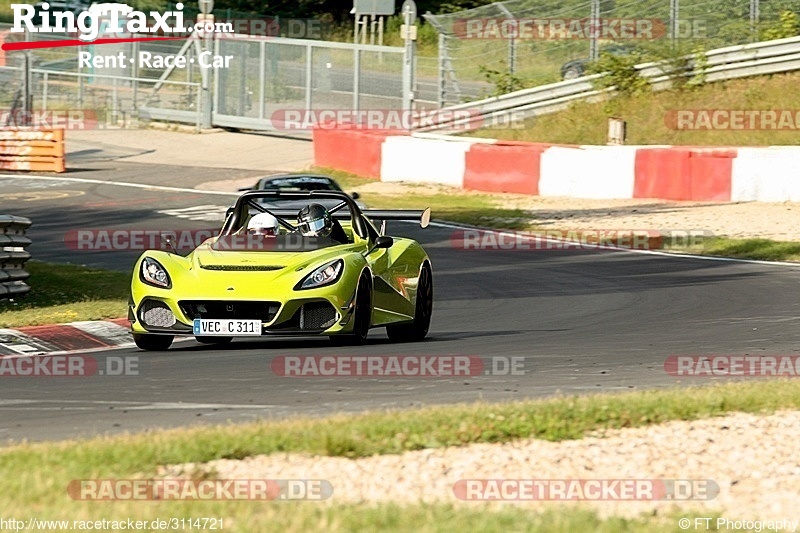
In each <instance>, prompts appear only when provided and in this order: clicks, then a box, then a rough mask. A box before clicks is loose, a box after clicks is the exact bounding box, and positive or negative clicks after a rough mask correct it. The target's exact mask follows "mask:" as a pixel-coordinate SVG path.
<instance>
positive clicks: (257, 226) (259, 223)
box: [247, 213, 278, 237]
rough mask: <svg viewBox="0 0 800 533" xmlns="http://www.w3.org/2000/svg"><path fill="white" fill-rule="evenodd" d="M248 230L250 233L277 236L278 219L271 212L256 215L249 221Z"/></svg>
mask: <svg viewBox="0 0 800 533" xmlns="http://www.w3.org/2000/svg"><path fill="white" fill-rule="evenodd" d="M247 232H248V233H249V234H250V235H260V236H262V237H275V236H277V235H278V219H277V218H275V217H274V216H272V215H271V214H269V213H259V214H257V215H254V216H253V218H251V219H250V222H248V223H247Z"/></svg>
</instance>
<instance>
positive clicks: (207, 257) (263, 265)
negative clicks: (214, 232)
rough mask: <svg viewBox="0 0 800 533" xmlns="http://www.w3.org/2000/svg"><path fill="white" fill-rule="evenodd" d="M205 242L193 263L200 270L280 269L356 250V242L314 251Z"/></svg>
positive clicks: (318, 262) (312, 264)
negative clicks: (220, 245) (232, 246)
mask: <svg viewBox="0 0 800 533" xmlns="http://www.w3.org/2000/svg"><path fill="white" fill-rule="evenodd" d="M215 241H216V239H214V240H213V241H210V242H208V243H205V244H202V245H201V246H199V247H198V248H197V249H195V251H194V252H193V253H192V257H191V260H192V266H193V267H194V268H196V269H198V271H217V272H225V271H229V272H242V271H263V272H276V273H277V272H279V271H284V270H285V269H291V270H301V269H304V268H306V267H315V266H318V265H321V264H323V263H325V262H327V261H332V260H334V259H336V258H337V257H340V256H341V255H343V254H347V253H352V252H356V251H358V249H359V246H358V245H355V244H340V245H336V246H328V247H325V248H320V249H318V250H311V251H267V250H259V251H239V250H218V249H214V248H213V242H215Z"/></svg>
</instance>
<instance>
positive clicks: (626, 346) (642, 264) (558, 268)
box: [0, 162, 800, 441]
mask: <svg viewBox="0 0 800 533" xmlns="http://www.w3.org/2000/svg"><path fill="white" fill-rule="evenodd" d="M93 167H94V168H93ZM204 173H205V174H204ZM206 174H208V175H206ZM212 174H213V176H212ZM226 175H230V176H231V177H243V176H242V174H241V171H230V172H228V173H227V174H226V171H206V170H204V169H187V168H168V167H158V168H157V167H154V166H152V165H149V166H147V167H145V166H137V165H133V164H132V165H125V164H123V163H119V162H118V163H115V164H114V165H113V169H110V167H109V166H108V165H107V164H106V165H103V164H98V163H87V167H86V168H85V169H84V170H83V171H80V172H73V173H70V174H69V176H70V177H80V178H85V179H108V176H114V178H113V179H114V180H120V181H134V178H135V181H138V182H140V183H141V182H145V183H151V184H158V185H167V186H173V187H184V186H186V187H188V186H191V185H192V183H197V182H200V181H203V180H204V179H205V180H208V179H212V177H213V179H220V178H224V177H225V176H226ZM163 176H169V178H168V179H165V178H164V177H163ZM15 195H16V196H15ZM26 195H27V196H26ZM229 201H230V197H215V196H211V195H200V194H194V193H186V192H169V191H164V190H159V191H154V190H148V189H131V188H127V187H120V186H116V185H111V184H86V183H75V182H49V183H45V182H43V181H36V180H28V179H26V178H24V177H22V176H20V177H19V178H15V179H13V180H9V179H7V178H2V179H0V212H10V213H13V214H16V215H21V216H29V217H30V218H32V219H33V220H34V222H35V226H34V227H33V228H32V229H31V231H30V235H31V237H32V238H33V239H34V242H35V245H34V246H33V247H32V248H31V251H32V253H33V255H34V257H36V258H37V259H42V260H49V261H62V262H63V261H70V262H75V263H84V264H89V265H96V266H103V267H107V268H114V269H118V270H122V271H127V270H128V269H129V268H130V265H131V263H132V262H133V260H134V259H135V257H136V256H137V255H138V253H139V252H138V251H114V252H107V253H87V252H83V251H77V250H71V249H68V248H67V247H66V246H65V245H64V242H63V238H64V234H65V233H66V232H67V231H69V230H71V229H78V228H131V227H136V228H158V229H183V228H194V229H199V228H206V227H209V224H210V222H209V221H202V220H189V219H186V218H178V217H177V216H175V215H174V214H164V213H159V212H158V211H165V210H175V209H183V208H187V207H189V208H190V207H192V206H197V205H218V206H225V205H227V204H228V203H229ZM173 213H174V212H173ZM212 225H213V224H212ZM392 230H393V231H394V233H396V234H402V235H408V236H411V237H414V238H416V239H418V240H419V241H420V242H422V243H423V245H424V246H425V247H426V249H427V250H428V253H429V254H430V256H431V258H432V261H433V265H434V284H435V306H434V318H433V324H432V328H431V333H430V337H429V339H428V340H427V341H425V342H421V343H415V344H390V343H389V342H388V340H387V338H386V335H385V333H384V332H383V330H373V331H372V332H371V335H370V340H369V343H368V344H367V345H365V346H361V347H356V348H344V347H334V346H331V345H330V344H328V342H327V340H324V339H286V338H270V339H266V340H260V339H256V340H242V341H235V342H234V343H233V344H232V345H230V346H229V347H227V348H225V349H218V348H215V347H209V346H203V345H199V344H197V343H195V342H194V341H193V340H192V341H188V342H184V343H179V344H175V345H174V347H173V348H172V349H171V350H170V351H169V352H166V353H145V352H140V351H138V350H136V349H119V350H114V351H111V352H107V353H106V354H104V355H110V356H115V357H138V368H139V375H138V376H125V377H112V376H94V377H89V378H21V377H15V378H2V379H0V391H2V393H0V439H2V440H8V439H11V440H17V441H18V440H22V439H29V440H48V439H58V438H65V437H79V436H90V435H97V434H104V433H115V432H122V431H139V430H144V429H149V428H156V427H174V426H184V425H192V424H208V423H213V424H221V423H227V422H247V421H253V420H257V419H263V418H280V417H287V416H291V415H295V414H303V415H313V416H315V415H323V414H329V413H333V412H358V411H362V410H366V409H383V408H405V407H415V406H424V405H434V404H449V403H456V402H475V401H501V400H519V399H524V398H531V397H542V396H548V395H553V394H556V393H559V392H560V393H564V394H582V393H590V392H599V391H619V390H631V389H642V388H654V387H667V386H674V385H676V384H685V383H697V384H700V383H707V382H708V381H709V379H708V378H693V379H691V380H688V381H686V380H684V381H679V380H678V379H676V378H674V377H672V376H670V375H668V374H667V373H666V372H665V371H664V367H663V365H664V361H665V359H666V358H667V357H668V356H670V355H711V354H728V355H762V354H772V355H785V354H797V353H800V335H798V330H796V329H795V327H796V326H797V325H798V314H799V313H798V305H800V304H799V303H798V302H800V283H798V281H800V271H799V270H798V268H796V267H791V266H781V265H778V266H775V265H762V264H754V263H743V262H730V261H713V260H699V259H692V258H676V257H665V256H662V255H653V254H642V253H628V252H614V251H598V250H583V251H576V250H569V251H554V250H540V251H515V252H514V251H494V252H488V251H481V252H478V251H464V250H458V249H454V248H453V246H452V245H451V241H450V237H451V235H452V232H453V231H454V230H453V229H452V228H449V227H442V226H436V227H430V228H428V229H427V230H424V231H423V230H420V229H418V228H416V227H415V226H413V225H411V224H400V223H396V224H394V225H393V226H392ZM287 355H471V356H478V357H481V358H484V360H486V361H487V363H489V364H490V365H491V363H490V358H492V357H504V358H511V357H522V358H524V359H523V362H524V370H525V372H524V374H523V375H516V376H510V375H494V376H487V375H479V376H474V377H467V378H457V379H455V378H408V377H407V378H398V377H392V378H380V379H376V378H363V377H310V378H295V377H292V378H289V377H281V376H278V375H276V374H275V373H273V371H272V370H271V368H270V363H271V361H272V360H273V358H275V357H277V356H287Z"/></svg>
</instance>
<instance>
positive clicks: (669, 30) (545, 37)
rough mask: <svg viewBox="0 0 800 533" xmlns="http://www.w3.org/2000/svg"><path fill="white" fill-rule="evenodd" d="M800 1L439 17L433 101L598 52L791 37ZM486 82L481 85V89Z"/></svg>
mask: <svg viewBox="0 0 800 533" xmlns="http://www.w3.org/2000/svg"><path fill="white" fill-rule="evenodd" d="M798 13H800V0H692V1H689V0H573V1H567V2H564V1H562V0H507V1H504V2H495V3H492V4H488V5H485V6H481V7H478V8H475V9H470V10H465V11H459V12H456V13H449V14H444V15H432V14H430V13H428V14H426V15H425V16H424V17H425V20H426V21H427V22H428V23H430V24H432V25H433V26H434V27H435V28H436V29H437V31H438V32H439V33H440V46H439V54H440V63H441V74H440V77H441V78H444V81H442V83H441V87H442V94H441V97H440V101H441V102H442V103H445V104H446V103H456V102H460V101H465V100H470V99H473V98H474V87H475V86H476V84H480V83H483V84H484V85H483V87H484V89H487V90H488V91H491V90H492V89H496V88H497V87H501V88H502V87H509V88H510V87H518V86H535V85H541V84H545V83H551V82H556V81H559V80H561V79H565V78H566V79H569V78H572V77H577V76H580V75H583V74H585V70H586V66H587V64H588V63H589V62H590V61H591V60H593V59H596V58H597V57H598V56H599V55H600V54H601V53H603V52H608V53H610V54H624V53H629V52H631V51H633V50H639V51H644V52H647V51H648V50H650V51H653V50H656V49H658V48H659V47H666V48H669V49H672V50H681V51H693V50H695V51H696V50H701V49H702V50H711V49H713V48H719V47H723V46H731V45H737V44H745V43H748V42H754V41H759V40H766V39H774V38H779V37H788V36H791V35H792V34H794V35H796V34H798V33H800V22H798V16H797V14H798ZM487 82H489V83H487Z"/></svg>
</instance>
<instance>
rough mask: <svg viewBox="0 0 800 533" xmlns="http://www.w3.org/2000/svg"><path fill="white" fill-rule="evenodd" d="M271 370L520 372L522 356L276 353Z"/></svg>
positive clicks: (434, 374)
mask: <svg viewBox="0 0 800 533" xmlns="http://www.w3.org/2000/svg"><path fill="white" fill-rule="evenodd" d="M270 368H271V369H272V372H273V373H275V374H276V375H278V376H284V377H330V376H346V377H372V378H376V377H395V378H442V377H445V378H451V377H476V376H523V375H525V358H524V357H521V356H520V357H503V356H492V357H490V358H487V359H486V360H484V359H482V358H480V357H478V356H473V355H400V356H395V355H279V356H277V357H275V358H274V359H273V360H272V362H271V363H270Z"/></svg>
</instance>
